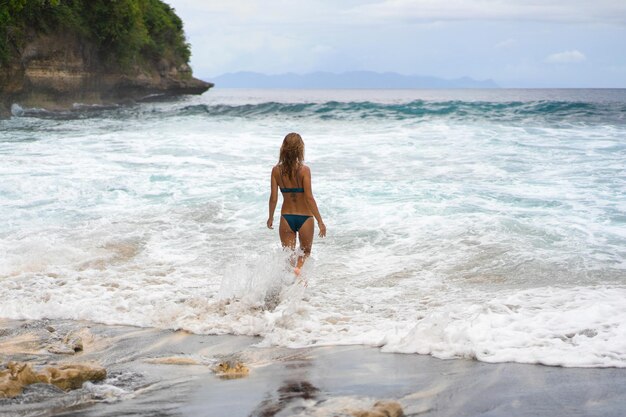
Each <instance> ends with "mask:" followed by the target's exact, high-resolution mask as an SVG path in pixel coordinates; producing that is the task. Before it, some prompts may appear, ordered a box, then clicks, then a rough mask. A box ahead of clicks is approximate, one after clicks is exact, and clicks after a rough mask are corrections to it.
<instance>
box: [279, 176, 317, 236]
mask: <svg viewBox="0 0 626 417" xmlns="http://www.w3.org/2000/svg"><path fill="white" fill-rule="evenodd" d="M280 192H281V193H283V194H284V193H304V188H282V187H281V188H280ZM282 216H283V217H284V218H285V220H287V224H289V227H290V228H291V230H293V232H294V233H298V230H300V228H301V227H302V225H303V224H304V222H306V221H307V220H308V219H309V217H313V216H305V215H302V214H283V215H282Z"/></svg>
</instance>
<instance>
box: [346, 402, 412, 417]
mask: <svg viewBox="0 0 626 417" xmlns="http://www.w3.org/2000/svg"><path fill="white" fill-rule="evenodd" d="M350 414H351V415H352V416H354V417H402V416H404V411H403V410H402V406H401V405H400V403H398V402H396V401H378V402H376V403H375V404H374V407H373V408H372V409H371V410H355V411H351V412H350Z"/></svg>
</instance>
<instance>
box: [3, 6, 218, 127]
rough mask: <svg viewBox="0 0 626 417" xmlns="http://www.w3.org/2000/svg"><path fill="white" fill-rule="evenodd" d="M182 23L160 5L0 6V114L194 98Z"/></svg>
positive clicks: (197, 89) (197, 84) (196, 90)
mask: <svg viewBox="0 0 626 417" xmlns="http://www.w3.org/2000/svg"><path fill="white" fill-rule="evenodd" d="M189 57H190V52H189V45H188V44H187V43H186V42H185V37H184V33H183V30H182V21H181V20H180V18H178V16H177V15H176V14H175V13H174V10H173V9H171V8H170V7H169V6H168V5H166V4H165V3H163V2H161V1H159V0H120V1H116V2H110V1H106V0H82V1H81V0H74V1H61V0H56V1H54V0H44V1H38V0H26V1H24V0H21V1H20V0H13V1H9V2H7V3H3V4H2V5H0V64H1V67H0V92H1V94H0V117H1V116H5V117H6V116H8V115H10V106H11V104H12V103H18V104H20V105H21V106H25V107H39V108H46V109H52V110H59V109H65V108H69V107H71V106H72V105H73V104H74V103H83V104H114V103H120V102H127V101H132V100H141V99H144V98H146V97H150V96H153V95H165V96H167V95H180V94H201V93H203V92H205V91H206V90H208V89H209V88H210V87H212V86H213V84H211V83H207V82H204V81H201V80H198V79H196V78H193V76H192V71H191V68H190V67H189Z"/></svg>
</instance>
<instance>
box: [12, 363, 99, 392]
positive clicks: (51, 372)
mask: <svg viewBox="0 0 626 417" xmlns="http://www.w3.org/2000/svg"><path fill="white" fill-rule="evenodd" d="M106 375H107V372H106V369H104V368H101V367H99V366H91V365H81V364H72V365H61V366H59V367H58V368H55V367H48V368H46V369H44V370H43V371H40V372H35V371H34V370H33V368H32V366H31V365H30V364H27V363H17V362H9V363H8V365H7V369H6V370H3V371H0V398H13V397H17V396H18V395H20V394H21V393H22V391H23V390H24V387H26V386H27V385H31V384H37V383H44V384H52V385H55V386H57V387H59V388H61V389H62V390H65V391H68V390H72V389H78V388H80V387H82V386H83V383H85V382H86V381H92V382H96V381H102V380H104V379H105V378H106Z"/></svg>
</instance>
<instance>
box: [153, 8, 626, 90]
mask: <svg viewBox="0 0 626 417" xmlns="http://www.w3.org/2000/svg"><path fill="white" fill-rule="evenodd" d="M165 1H166V2H167V3H169V4H170V5H171V6H172V7H174V8H175V9H176V11H177V12H178V14H179V16H181V18H182V19H183V21H184V23H185V31H186V33H187V38H188V40H189V42H190V43H191V45H192V58H191V62H192V66H193V69H194V73H195V75H196V76H197V77H200V78H203V79H206V80H209V81H210V80H211V77H214V76H216V75H220V74H223V73H227V72H236V71H256V72H262V73H268V74H278V73H285V72H296V73H306V72H312V71H330V72H345V71H351V70H370V71H377V72H385V71H393V72H398V73H401V74H412V75H432V76H437V77H443V78H458V77H462V76H469V77H472V78H475V79H488V78H491V79H493V80H494V81H496V82H497V83H498V84H499V85H501V86H503V87H625V88H626V0H262V1H261V0H257V1H254V0H165Z"/></svg>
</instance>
